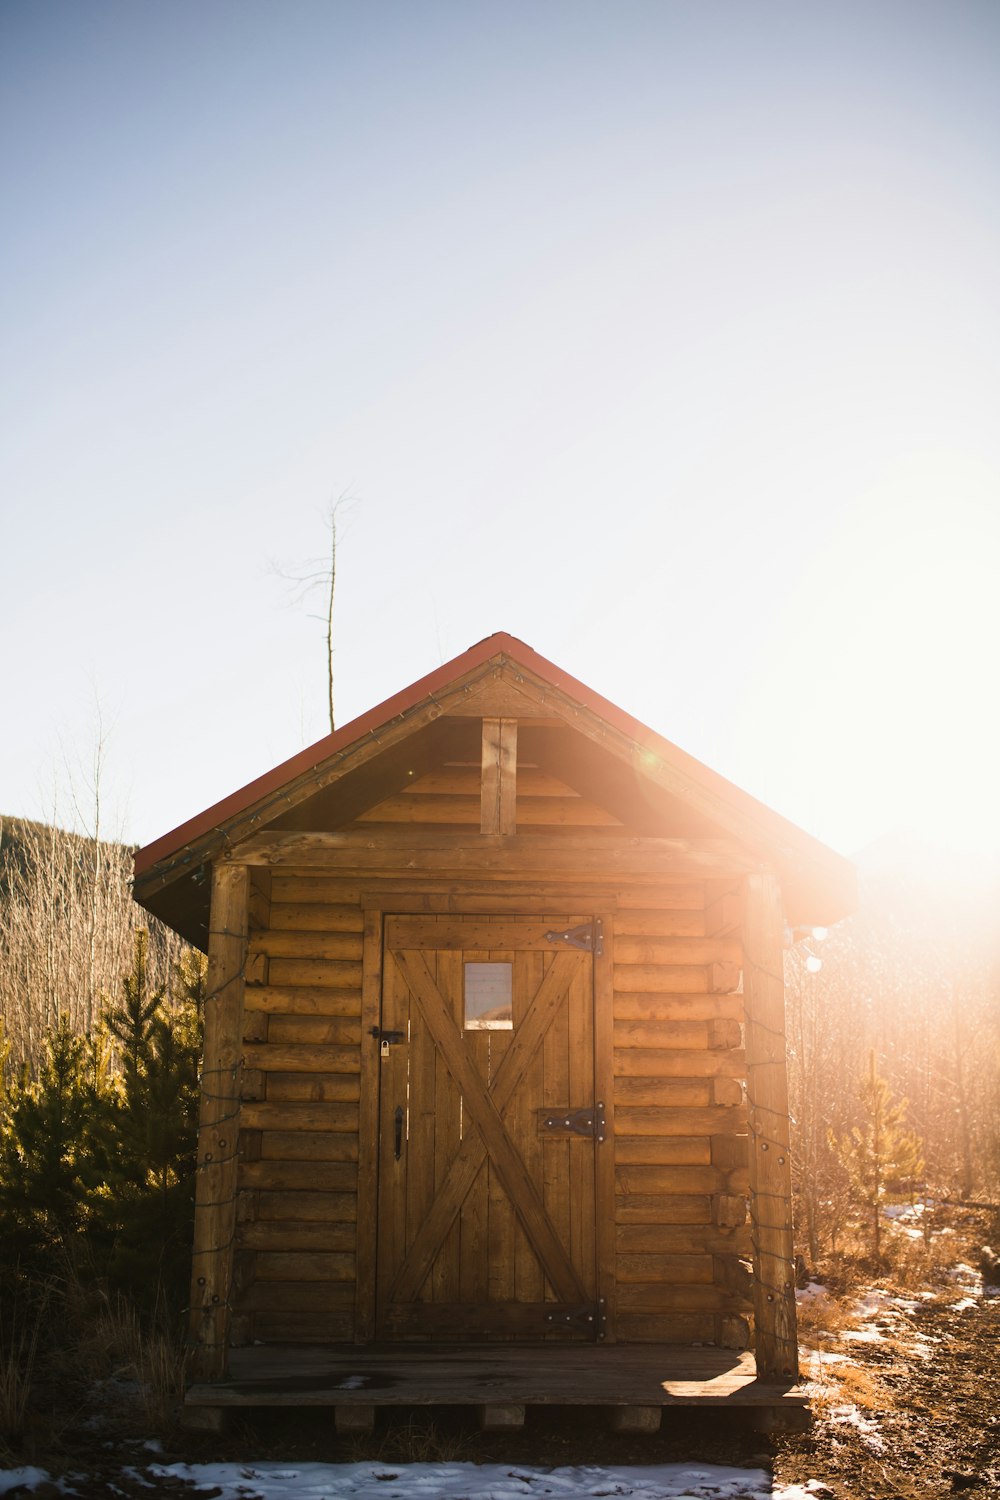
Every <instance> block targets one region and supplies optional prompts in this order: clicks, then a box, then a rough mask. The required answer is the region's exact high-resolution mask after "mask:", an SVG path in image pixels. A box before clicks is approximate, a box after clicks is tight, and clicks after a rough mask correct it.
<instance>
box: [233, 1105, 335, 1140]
mask: <svg viewBox="0 0 1000 1500" xmlns="http://www.w3.org/2000/svg"><path fill="white" fill-rule="evenodd" d="M240 1123H241V1125H243V1126H244V1127H245V1128H246V1129H247V1130H307V1131H313V1130H334V1131H338V1132H340V1131H353V1132H354V1133H355V1134H356V1133H357V1129H358V1106H357V1105H356V1104H327V1103H322V1102H321V1103H318V1104H316V1103H313V1102H312V1101H310V1102H308V1103H294V1104H272V1103H271V1102H270V1101H269V1100H268V1101H266V1102H264V1103H262V1104H244V1105H243V1109H242V1112H241V1115H240Z"/></svg>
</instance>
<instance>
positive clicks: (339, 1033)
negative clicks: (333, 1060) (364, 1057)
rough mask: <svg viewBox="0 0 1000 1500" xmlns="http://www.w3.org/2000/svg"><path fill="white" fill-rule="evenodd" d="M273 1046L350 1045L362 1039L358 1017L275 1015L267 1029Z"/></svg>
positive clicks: (269, 1040) (268, 1038)
mask: <svg viewBox="0 0 1000 1500" xmlns="http://www.w3.org/2000/svg"><path fill="white" fill-rule="evenodd" d="M267 1040H268V1044H269V1045H270V1046H272V1047H273V1046H279V1045H285V1046H292V1047H294V1046H302V1047H306V1046H308V1047H329V1046H334V1047H348V1046H354V1045H356V1044H358V1043H359V1042H360V1041H361V1019H360V1015H358V1016H284V1015H274V1016H272V1017H271V1019H270V1024H269V1025H268V1028H267Z"/></svg>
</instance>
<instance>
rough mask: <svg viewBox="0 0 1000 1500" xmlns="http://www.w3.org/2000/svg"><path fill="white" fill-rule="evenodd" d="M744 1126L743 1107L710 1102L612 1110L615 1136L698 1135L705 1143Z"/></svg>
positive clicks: (624, 1107)
mask: <svg viewBox="0 0 1000 1500" xmlns="http://www.w3.org/2000/svg"><path fill="white" fill-rule="evenodd" d="M741 1126H742V1128H743V1129H745V1128H746V1114H745V1113H744V1112H743V1111H742V1110H738V1109H731V1108H725V1107H721V1106H719V1105H709V1106H707V1107H703V1108H700V1109H699V1108H684V1107H681V1106H673V1107H668V1108H665V1109H641V1108H635V1107H633V1106H630V1105H623V1106H619V1107H618V1108H616V1110H615V1134H616V1136H619V1135H622V1136H643V1135H650V1136H660V1135H666V1136H671V1135H679V1136H699V1137H701V1138H702V1139H704V1140H705V1142H706V1145H707V1144H708V1138H709V1137H710V1136H716V1135H726V1134H729V1133H732V1134H734V1135H735V1134H736V1133H737V1132H738V1131H739V1130H740V1128H741Z"/></svg>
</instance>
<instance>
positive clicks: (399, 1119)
mask: <svg viewBox="0 0 1000 1500" xmlns="http://www.w3.org/2000/svg"><path fill="white" fill-rule="evenodd" d="M393 1130H394V1137H395V1146H396V1160H397V1161H399V1158H400V1157H401V1156H402V1154H403V1106H402V1105H401V1104H397V1105H396V1113H395V1116H394V1117H393Z"/></svg>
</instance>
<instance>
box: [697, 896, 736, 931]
mask: <svg viewBox="0 0 1000 1500" xmlns="http://www.w3.org/2000/svg"><path fill="white" fill-rule="evenodd" d="M742 925H743V894H742V892H741V891H740V890H738V889H737V890H728V891H723V892H722V893H721V894H720V895H719V896H717V897H715V899H714V900H711V899H706V902H705V931H706V932H707V933H717V932H738V931H739V929H740V928H741V927H742Z"/></svg>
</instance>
